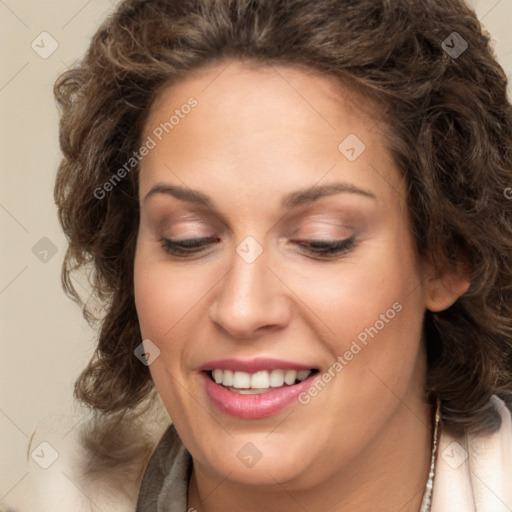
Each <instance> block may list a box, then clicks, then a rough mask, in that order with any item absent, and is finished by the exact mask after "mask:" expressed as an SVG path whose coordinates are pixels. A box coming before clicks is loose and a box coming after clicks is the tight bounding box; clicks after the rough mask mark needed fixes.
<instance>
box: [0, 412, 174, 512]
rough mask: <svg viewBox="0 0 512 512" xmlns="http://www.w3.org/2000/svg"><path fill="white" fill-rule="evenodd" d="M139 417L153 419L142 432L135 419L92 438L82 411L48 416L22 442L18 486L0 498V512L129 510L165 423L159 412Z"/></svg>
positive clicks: (130, 511) (133, 504)
mask: <svg viewBox="0 0 512 512" xmlns="http://www.w3.org/2000/svg"><path fill="white" fill-rule="evenodd" d="M157 416H158V417H157ZM144 420H145V421H153V423H152V424H151V425H149V427H148V428H144V431H143V432H142V431H141V430H140V429H141V428H142V427H141V426H142V425H143V420H141V421H139V422H138V424H136V425H133V424H130V425H126V424H125V425H121V426H120V431H119V432H114V431H112V430H110V431H107V432H106V433H105V432H101V433H98V432H94V434H95V436H93V435H91V432H92V431H93V429H91V428H90V427H88V425H90V421H91V416H90V415H89V414H88V412H87V411H86V410H84V409H79V408H77V409H76V410H74V411H73V412H69V413H66V414H53V415H51V416H49V417H48V418H46V419H45V420H43V421H42V422H40V423H39V424H38V426H37V427H36V429H35V432H34V433H33V435H32V437H31V439H30V441H29V445H28V446H27V476H26V477H25V478H24V481H23V484H22V489H19V490H16V491H18V492H11V493H9V494H8V495H7V496H6V497H5V498H4V499H3V500H2V501H1V502H0V512H45V511H48V512H50V511H51V512H60V511H62V512H69V511H71V510H72V511H73V512H92V511H95V510H101V511H102V512H133V511H134V510H135V507H136V503H137V496H138V492H139V487H140V484H141V480H142V476H143V474H144V471H145V468H146V466H147V462H148V460H149V458H150V456H151V454H152V452H153V450H154V448H155V447H156V445H157V444H158V441H159V440H160V438H161V436H162V433H163V432H164V431H165V429H166V428H167V427H168V425H169V420H168V418H165V417H163V416H162V414H161V413H159V414H158V415H155V413H150V414H148V415H146V417H145V418H144ZM137 427H139V430H137ZM100 437H101V444H102V447H103V448H102V450H97V449H96V446H95V443H96V444H98V443H97V441H98V438H100ZM93 448H94V449H93ZM107 452H110V453H109V454H108V455H109V456H106V455H105V454H106V453H107ZM20 487H21V486H20Z"/></svg>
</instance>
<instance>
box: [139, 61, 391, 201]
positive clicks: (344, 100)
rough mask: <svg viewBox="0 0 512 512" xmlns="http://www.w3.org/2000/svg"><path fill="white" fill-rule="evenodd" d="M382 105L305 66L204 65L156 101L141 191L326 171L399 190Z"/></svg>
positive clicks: (304, 179)
mask: <svg viewBox="0 0 512 512" xmlns="http://www.w3.org/2000/svg"><path fill="white" fill-rule="evenodd" d="M191 98H192V99H193V103H195V106H194V107H193V108H189V107H188V106H187V105H189V104H192V103H191ZM379 109H380V110H379ZM381 112H382V107H381V106H379V105H377V104H376V102H374V101H373V102H372V101H370V100H368V99H366V98H365V97H364V96H363V95H362V94H360V93H358V92H357V91H355V90H354V89H353V88H351V87H348V86H344V85H343V84H341V83H340V81H336V80H334V79H333V78H332V77H328V76H320V75H319V74H318V73H317V72H314V71H311V70H304V69H300V68H295V67H291V66H266V67H262V66H258V67H257V66H255V65H254V64H247V63H241V62H229V61H228V62H223V63H217V64H215V65H211V66H209V67H206V68H203V69H201V70H198V71H195V72H194V73H191V74H190V75H188V76H187V77H186V78H184V79H181V80H180V81H179V82H178V83H175V84H173V85H168V86H167V87H164V88H162V89H161V90H160V91H159V94H158V95H157V97H156V99H155V100H154V102H153V104H152V106H151V109H150V112H149V115H148V118H147V121H146V124H145V127H144V132H143V137H142V140H146V138H147V137H151V138H153V139H155V142H156V144H155V147H154V149H152V150H151V151H150V153H149V155H148V156H146V157H145V158H144V160H143V161H142V163H141V177H140V178H141V179H140V184H141V195H142V194H143V193H144V191H147V190H148V189H149V188H150V187H151V186H153V185H154V183H155V182H156V181H158V180H166V181H171V182H176V181H177V180H178V181H179V180H180V179H182V180H184V182H185V184H187V185H190V186H193V187H194V188H201V186H203V187H208V186H210V187H211V186H213V185H215V187H216V188H220V189H224V190H225V189H226V187H229V189H230V191H233V190H234V189H237V188H238V189H243V188H251V189H253V190H256V189H257V188H258V187H261V185H262V183H263V184H265V185H268V186H269V187H270V188H272V185H279V186H278V187H277V188H283V187H285V188H293V187H294V186H297V187H304V186H307V185H308V184H309V185H310V186H313V185H314V183H315V182H318V181H320V180H323V181H324V183H325V181H326V179H327V181H328V180H329V179H331V178H332V179H336V180H339V179H341V180H343V181H351V182H353V183H354V185H355V186H361V188H368V185H372V183H373V186H374V187H377V188H383V187H382V186H383V185H384V184H386V182H388V183H389V182H390V180H391V181H392V182H396V183H394V185H393V186H394V188H395V189H397V187H399V186H400V185H399V183H398V182H399V181H400V177H399V175H398V173H397V171H396V166H395V165H394V163H393V161H392V158H391V155H390V153H389V151H388V149H387V147H386V140H385V135H384V129H385V126H384V125H382V123H379V122H378V120H379V118H380V117H382V113H381ZM172 117H174V119H171V118H172ZM171 121H172V122H171ZM181 184H183V183H181Z"/></svg>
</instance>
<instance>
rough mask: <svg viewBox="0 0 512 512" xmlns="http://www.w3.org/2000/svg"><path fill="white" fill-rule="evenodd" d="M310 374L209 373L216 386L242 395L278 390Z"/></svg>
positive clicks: (226, 371)
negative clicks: (236, 391) (230, 388)
mask: <svg viewBox="0 0 512 512" xmlns="http://www.w3.org/2000/svg"><path fill="white" fill-rule="evenodd" d="M310 374H311V370H299V371H297V370H271V371H267V370H262V371H259V372H256V373H252V374H251V373H246V372H233V371H231V370H220V369H218V368H216V369H215V370H213V371H212V372H211V375H212V377H213V380H214V381H215V382H216V383H217V384H221V385H222V386H225V387H232V388H236V389H237V390H243V391H240V392H241V393H242V394H255V393H257V390H259V389H268V388H280V387H282V386H284V385H285V384H287V385H288V386H291V385H293V384H295V382H296V381H297V380H299V381H303V380H305V379H307V378H308V377H309V375H310ZM253 390H254V391H253Z"/></svg>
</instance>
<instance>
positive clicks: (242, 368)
mask: <svg viewBox="0 0 512 512" xmlns="http://www.w3.org/2000/svg"><path fill="white" fill-rule="evenodd" d="M313 368H314V367H313V366H311V365H306V364H301V363H295V362H293V361H284V360H282V359H268V358H256V359H234V358H230V359H216V360H215V361H208V362H207V363H204V364H203V365H202V366H201V367H200V368H199V370H201V371H211V370H215V369H219V370H232V371H235V372H246V373H256V372H259V371H263V370H311V369H313Z"/></svg>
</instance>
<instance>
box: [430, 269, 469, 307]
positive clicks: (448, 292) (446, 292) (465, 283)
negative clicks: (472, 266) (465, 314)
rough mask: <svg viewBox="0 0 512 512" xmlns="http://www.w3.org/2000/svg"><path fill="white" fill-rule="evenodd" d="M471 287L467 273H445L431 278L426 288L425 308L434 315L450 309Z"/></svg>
mask: <svg viewBox="0 0 512 512" xmlns="http://www.w3.org/2000/svg"><path fill="white" fill-rule="evenodd" d="M470 285H471V281H470V279H469V277H468V275H467V273H460V274H459V273H453V272H445V273H442V274H441V275H436V276H435V277H431V278H430V279H429V280H428V282H427V286H426V300H425V307H426V308H427V309H429V310H430V311H432V312H434V313H436V312H439V311H443V310H445V309H448V308H449V307H450V306H451V305H452V304H453V303H454V302H455V301H456V300H457V299H458V298H459V297H460V296H461V295H464V293H466V292H467V291H468V289H469V287H470Z"/></svg>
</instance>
